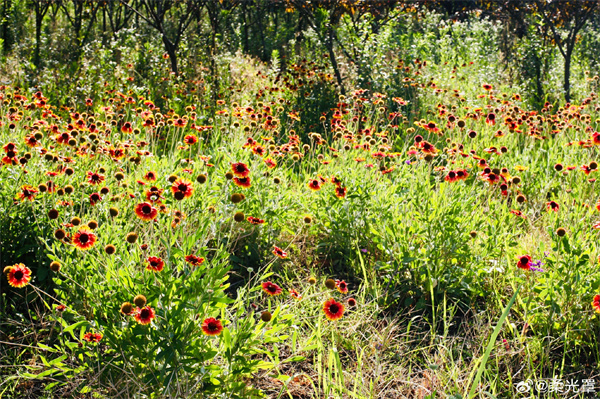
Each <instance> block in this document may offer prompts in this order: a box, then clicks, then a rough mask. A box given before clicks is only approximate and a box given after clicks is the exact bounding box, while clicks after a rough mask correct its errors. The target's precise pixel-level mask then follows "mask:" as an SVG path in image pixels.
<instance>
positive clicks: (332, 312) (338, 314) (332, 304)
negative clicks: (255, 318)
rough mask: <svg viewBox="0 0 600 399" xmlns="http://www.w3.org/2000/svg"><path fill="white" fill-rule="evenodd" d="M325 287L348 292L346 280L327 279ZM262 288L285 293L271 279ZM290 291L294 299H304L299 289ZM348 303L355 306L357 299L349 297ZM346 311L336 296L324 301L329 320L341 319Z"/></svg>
mask: <svg viewBox="0 0 600 399" xmlns="http://www.w3.org/2000/svg"><path fill="white" fill-rule="evenodd" d="M308 282H309V283H310V284H316V282H317V280H316V278H314V277H310V278H309V279H308ZM325 287H327V288H328V289H330V290H333V289H337V290H338V291H339V292H340V293H341V294H347V293H348V284H347V283H346V282H345V281H344V280H334V279H327V280H326V281H325ZM261 288H262V290H263V291H264V293H265V294H267V295H269V296H277V295H281V293H283V289H282V288H281V287H280V286H279V285H277V284H275V283H272V282H270V281H266V282H264V283H262V284H261ZM289 293H290V296H291V297H292V298H294V299H297V300H300V299H302V295H300V294H299V293H298V291H296V290H295V289H292V288H290V289H289ZM346 303H347V304H348V306H350V307H355V306H356V299H354V298H348V299H347V300H346ZM344 311H345V307H344V305H343V304H342V303H341V302H338V301H336V300H335V299H334V298H330V299H328V300H326V301H325V302H324V303H323V313H325V317H327V319H328V320H331V321H335V320H340V319H341V318H342V317H343V316H344ZM264 316H265V314H264V313H263V320H265V317H264ZM267 318H268V319H270V317H268V315H267Z"/></svg>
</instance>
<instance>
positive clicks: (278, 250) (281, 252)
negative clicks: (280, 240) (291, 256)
mask: <svg viewBox="0 0 600 399" xmlns="http://www.w3.org/2000/svg"><path fill="white" fill-rule="evenodd" d="M273 255H275V256H277V257H278V258H281V259H285V258H287V252H285V251H284V250H283V249H281V248H279V247H277V246H275V245H273Z"/></svg>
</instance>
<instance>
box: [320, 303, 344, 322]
mask: <svg viewBox="0 0 600 399" xmlns="http://www.w3.org/2000/svg"><path fill="white" fill-rule="evenodd" d="M323 312H325V317H327V319H329V320H331V321H335V320H339V319H341V318H342V317H343V316H344V305H342V304H341V303H339V302H337V301H336V300H335V299H333V298H331V299H329V300H327V301H325V303H323Z"/></svg>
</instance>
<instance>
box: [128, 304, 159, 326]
mask: <svg viewBox="0 0 600 399" xmlns="http://www.w3.org/2000/svg"><path fill="white" fill-rule="evenodd" d="M133 317H134V318H135V321H137V322H138V323H140V324H141V325H143V326H145V325H147V324H150V323H152V320H154V318H155V317H156V313H155V312H154V309H152V308H151V307H150V306H144V307H143V308H141V309H140V308H137V309H136V310H135V311H134V314H133Z"/></svg>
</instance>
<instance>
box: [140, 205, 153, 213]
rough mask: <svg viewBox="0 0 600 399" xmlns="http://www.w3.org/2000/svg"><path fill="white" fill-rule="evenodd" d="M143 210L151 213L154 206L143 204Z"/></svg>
mask: <svg viewBox="0 0 600 399" xmlns="http://www.w3.org/2000/svg"><path fill="white" fill-rule="evenodd" d="M142 212H144V213H151V212H152V207H151V206H150V205H144V206H142Z"/></svg>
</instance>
